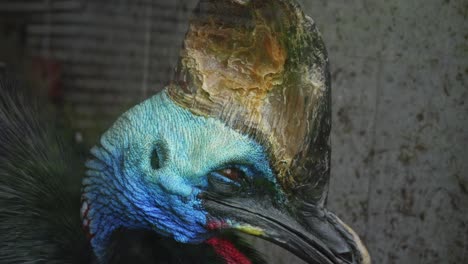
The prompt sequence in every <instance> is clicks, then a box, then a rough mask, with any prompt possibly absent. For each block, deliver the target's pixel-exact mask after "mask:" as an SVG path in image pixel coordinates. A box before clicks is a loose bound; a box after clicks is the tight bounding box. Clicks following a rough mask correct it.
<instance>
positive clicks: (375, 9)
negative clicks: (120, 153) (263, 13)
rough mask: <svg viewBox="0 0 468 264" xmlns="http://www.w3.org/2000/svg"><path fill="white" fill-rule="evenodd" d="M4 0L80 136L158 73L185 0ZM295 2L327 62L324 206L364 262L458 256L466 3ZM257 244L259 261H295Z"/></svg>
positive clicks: (465, 239) (467, 215)
mask: <svg viewBox="0 0 468 264" xmlns="http://www.w3.org/2000/svg"><path fill="white" fill-rule="evenodd" d="M13 2H15V1H10V0H5V1H3V3H10V5H9V6H7V5H3V10H4V11H5V10H9V12H11V11H12V10H13V11H15V12H17V13H16V14H18V15H19V14H24V19H23V20H22V22H21V23H22V25H24V28H25V39H26V45H25V47H24V52H25V54H27V56H26V57H27V58H31V57H33V56H36V55H40V56H45V57H48V58H54V59H56V60H57V61H60V62H61V63H62V64H63V75H62V79H63V83H64V91H65V101H66V103H67V106H69V108H70V109H71V111H72V112H73V113H74V114H75V117H76V120H77V130H79V131H82V132H83V133H85V134H86V131H90V130H93V129H94V130H97V133H100V131H101V130H102V129H103V127H106V126H107V125H108V124H109V123H110V122H111V121H112V120H113V119H114V118H115V117H116V116H117V115H118V114H119V113H120V111H122V109H125V108H126V107H128V106H129V105H131V104H133V103H135V102H138V101H140V100H142V99H143V98H145V97H147V96H148V95H149V94H151V93H153V92H155V91H157V90H158V89H160V88H162V87H163V86H164V84H165V83H167V80H168V79H169V76H170V74H171V71H172V70H171V69H172V68H173V67H174V65H175V60H176V57H177V50H178V47H179V44H180V41H181V39H182V36H183V32H184V30H185V27H186V22H187V17H188V15H189V13H190V10H191V8H192V7H193V6H194V4H195V2H196V1H195V0H190V1H182V0H178V1H171V0H164V1H156V0H155V1H151V0H132V1H128V0H126V1H125V0H116V1H79V0H76V1H72V0H70V1H63V0H56V1H53V0H50V1H39V0H36V1H33V2H35V3H36V4H37V5H35V6H34V8H35V10H34V11H31V9H32V8H33V6H29V9H27V8H24V7H21V6H20V5H17V4H15V5H11V3H13ZM73 2H76V3H75V4H73ZM15 3H18V2H15ZM64 3H65V4H64ZM301 3H302V5H303V7H304V10H305V12H306V13H308V14H309V15H311V16H312V17H313V18H314V20H315V21H316V23H317V24H318V25H319V28H320V29H321V31H322V33H323V36H324V39H325V42H326V44H327V46H328V49H329V53H330V60H331V64H332V78H333V130H332V146H333V155H332V180H331V185H330V197H329V207H330V208H331V209H332V210H333V211H335V212H337V214H338V215H339V216H340V217H341V218H343V219H344V220H345V222H347V223H349V224H350V225H351V226H352V227H354V228H355V230H356V231H357V232H358V233H359V234H360V235H361V236H362V238H363V239H364V241H365V242H366V244H367V245H368V248H369V250H370V253H371V256H372V258H373V260H374V263H388V264H390V263H421V264H422V263H465V262H467V255H468V251H467V248H468V165H467V163H468V158H467V157H466V156H467V154H468V152H467V150H466V149H467V148H468V121H467V117H468V103H467V102H466V100H467V99H468V96H467V92H468V84H467V78H468V44H467V42H468V41H467V40H468V35H467V34H468V23H467V16H468V2H467V1H466V0H413V1H409V0H372V1H371V0H356V1H345V0H302V1H301ZM1 10H2V5H0V12H1ZM28 10H29V11H28ZM3 43H6V42H3ZM8 43H11V41H9V42H8ZM1 45H2V44H1V43H0V46H1ZM9 46H11V45H9ZM2 49H5V48H2ZM3 53H5V52H3ZM6 53H8V52H6ZM4 57H5V56H4ZM4 57H3V58H2V59H3V60H5V59H4ZM7 57H8V56H7ZM259 247H260V248H262V249H263V251H264V252H265V253H267V254H268V255H269V256H270V258H271V261H272V263H296V262H298V261H297V260H293V259H290V257H288V256H287V254H285V253H284V252H282V251H279V250H278V249H276V248H275V249H273V250H272V249H271V248H270V247H268V246H265V245H260V246H259Z"/></svg>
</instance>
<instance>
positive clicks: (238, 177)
mask: <svg viewBox="0 0 468 264" xmlns="http://www.w3.org/2000/svg"><path fill="white" fill-rule="evenodd" d="M217 173H218V174H220V175H222V176H224V177H226V178H228V179H230V180H232V181H235V182H241V181H242V180H243V179H244V178H245V174H244V172H243V171H241V170H239V169H236V168H227V169H222V170H219V171H217Z"/></svg>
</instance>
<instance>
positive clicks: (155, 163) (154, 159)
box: [150, 149, 161, 170]
mask: <svg viewBox="0 0 468 264" xmlns="http://www.w3.org/2000/svg"><path fill="white" fill-rule="evenodd" d="M150 162H151V168H153V170H157V169H159V168H161V161H160V159H159V155H158V151H157V150H156V149H154V150H153V151H152V152H151V160H150Z"/></svg>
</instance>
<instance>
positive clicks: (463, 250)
mask: <svg viewBox="0 0 468 264" xmlns="http://www.w3.org/2000/svg"><path fill="white" fill-rule="evenodd" d="M302 2H303V4H304V7H305V9H306V11H307V12H308V13H309V14H310V15H311V16H312V17H313V18H314V19H315V20H316V22H317V23H318V24H319V26H320V28H321V29H322V32H323V35H324V38H325V41H326V43H327V45H328V48H329V53H330V59H331V63H332V76H333V85H334V90H333V130H332V131H333V132H332V146H333V155H332V182H331V186H330V200H329V206H330V208H331V209H332V210H334V211H336V212H338V214H339V215H340V216H341V217H342V218H343V219H344V220H345V222H347V223H349V224H351V225H352V226H353V227H354V228H355V229H356V231H357V232H358V233H359V234H361V235H362V237H363V239H364V240H365V241H366V243H367V245H368V247H369V250H370V253H371V256H372V257H373V260H374V263H466V262H468V260H467V257H468V256H467V254H468V252H467V248H468V192H467V190H468V166H467V163H468V158H467V154H468V151H467V148H468V120H467V118H468V102H466V100H467V99H468V96H467V92H468V82H467V81H468V44H467V38H468V35H467V34H468V23H467V16H468V2H467V1H463V0H458V1H457V0H447V1H444V0H417V1H408V0H388V1H383V0H377V1H370V0H362V1H353V3H350V1H339V0H335V1H310V0H304V1H302Z"/></svg>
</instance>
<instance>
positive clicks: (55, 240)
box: [0, 80, 91, 263]
mask: <svg viewBox="0 0 468 264" xmlns="http://www.w3.org/2000/svg"><path fill="white" fill-rule="evenodd" d="M25 93H26V92H25V91H24V90H23V89H22V88H21V86H20V85H19V84H18V82H15V81H9V80H0V208H1V209H0V249H1V250H0V262H1V263H83V261H87V260H89V259H90V257H91V251H90V249H89V247H88V243H87V241H86V238H85V236H84V235H83V232H82V231H81V224H80V217H79V207H80V188H81V178H82V176H81V175H82V172H83V170H82V167H83V166H82V164H83V158H81V157H80V156H79V155H77V154H76V153H75V149H74V148H73V142H72V141H71V140H69V141H67V140H66V139H65V138H64V135H65V134H66V133H64V132H63V131H64V130H63V128H61V127H60V126H59V124H57V123H58V122H56V121H55V120H56V119H55V118H52V113H53V112H52V111H49V107H47V106H46V105H45V104H43V105H39V104H38V103H36V102H31V101H28V99H27V98H28V97H27V96H25Z"/></svg>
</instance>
